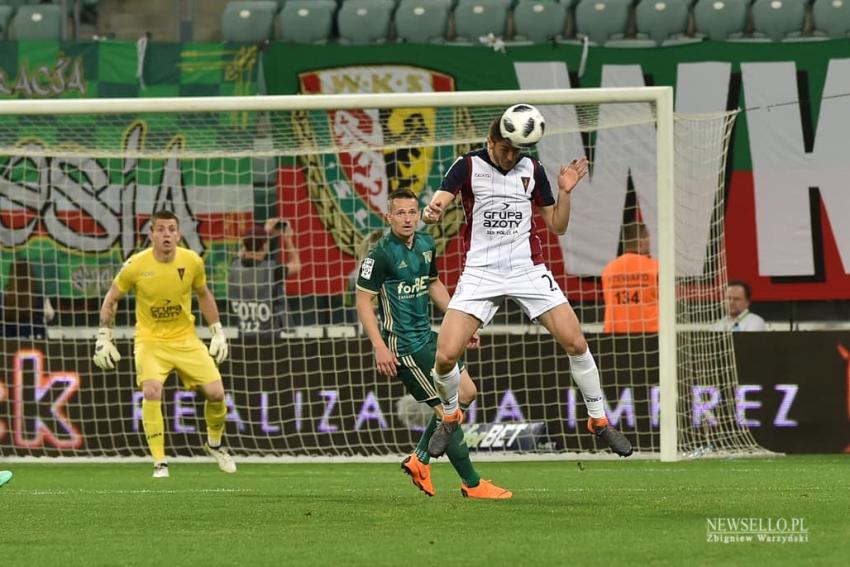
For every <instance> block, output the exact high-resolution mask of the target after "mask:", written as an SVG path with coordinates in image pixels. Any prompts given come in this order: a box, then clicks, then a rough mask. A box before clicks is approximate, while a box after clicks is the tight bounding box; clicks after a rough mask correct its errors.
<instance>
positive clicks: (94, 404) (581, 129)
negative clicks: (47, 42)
mask: <svg viewBox="0 0 850 567" xmlns="http://www.w3.org/2000/svg"><path fill="white" fill-rule="evenodd" d="M517 102H527V103H532V104H535V105H537V106H538V107H539V108H540V109H541V111H542V112H543V114H544V116H545V118H546V121H547V124H546V132H547V134H546V136H545V137H544V139H543V141H542V142H541V143H540V144H539V145H538V147H537V148H536V149H535V150H534V153H535V154H536V156H537V157H539V158H540V159H541V161H542V163H543V164H544V166H545V167H546V168H547V173H548V175H549V179H550V183H551V184H552V186H553V187H557V172H558V167H559V165H560V164H562V163H565V162H567V161H569V160H570V159H572V158H575V157H578V156H581V155H586V156H587V157H588V159H589V160H590V161H591V174H590V176H589V178H588V179H587V180H585V181H584V182H582V184H581V185H580V186H579V187H578V188H577V189H576V191H575V192H574V194H573V198H572V220H571V224H570V228H569V230H568V232H567V234H566V235H565V236H563V237H560V238H559V237H556V236H554V235H551V234H549V233H548V232H546V230H545V226H544V225H543V223H542V221H541V220H540V219H539V218H538V219H537V226H538V229H539V230H540V235H541V239H542V241H541V242H542V244H543V247H544V252H545V256H546V258H547V263H548V265H549V267H550V268H551V271H552V273H553V276H554V277H555V279H556V280H557V283H558V284H559V285H560V286H561V287H562V289H564V291H565V293H566V294H567V296H568V298H569V299H570V301H571V303H572V305H573V307H574V308H575V310H576V312H577V313H578V315H579V318H580V320H581V321H582V323H583V326H584V329H585V333H586V335H587V338H588V342H589V344H590V347H591V349H592V351H593V353H594V355H595V357H596V360H597V362H598V365H599V367H600V372H601V379H602V383H603V387H604V391H605V395H606V398H607V402H606V403H607V411H608V415H609V418H610V420H611V421H612V422H613V423H614V424H615V425H616V426H617V427H619V428H620V429H621V430H622V431H623V432H624V433H625V434H626V435H627V436H628V437H629V438H630V439H631V440H632V442H633V443H634V445H635V449H636V451H637V452H638V454H639V455H645V456H649V457H656V458H657V457H658V456H659V455H660V456H662V457H663V458H665V459H674V458H677V457H686V456H705V455H721V454H723V455H729V454H755V453H759V452H760V451H762V450H761V449H760V448H759V447H758V446H757V444H756V443H755V442H754V440H753V438H752V437H751V435H750V433H749V431H748V430H747V428H746V427H745V425H743V422H744V420H743V418H742V415H741V414H740V412H739V410H738V408H737V404H736V399H737V398H736V396H737V390H736V388H737V386H738V380H737V375H736V369H735V356H734V350H733V345H732V340H731V335H730V333H726V332H716V331H714V330H713V326H712V325H713V323H714V322H715V321H717V320H718V319H719V318H720V317H721V315H722V314H723V289H724V286H725V281H726V270H725V259H724V252H723V231H722V221H723V202H724V201H723V198H724V170H725V156H726V151H727V146H728V140H729V134H730V131H731V127H732V122H733V120H734V114H731V113H730V114H718V115H712V116H676V117H675V120H674V119H673V114H672V96H671V94H670V89H665V88H646V89H586V90H572V91H569V90H566V91H523V92H520V91H500V92H481V93H449V94H446V93H442V94H434V93H432V94H421V95H365V96H311V97H251V98H247V97H232V98H207V99H185V98H184V99H156V100H90V101H85V100H80V101H53V102H51V101H38V102H34V101H27V102H17V101H16V102H0V156H2V157H0V211H2V212H0V240H1V241H0V244H2V249H0V255H2V272H0V278H2V279H0V284H1V285H2V290H3V306H2V313H3V329H4V335H5V337H4V340H3V341H2V345H3V347H2V349H3V357H4V358H3V360H4V364H5V366H4V373H3V374H2V377H0V455H2V456H4V457H29V456H60V457H131V456H134V457H143V456H145V455H146V454H147V447H146V444H145V440H144V435H143V432H142V420H141V394H140V392H139V391H138V388H137V387H136V384H135V369H134V366H133V350H132V331H133V329H132V325H133V323H134V320H135V317H134V314H133V313H134V308H135V300H134V297H133V296H132V295H130V296H128V297H127V298H125V299H124V300H123V301H122V303H121V306H120V308H119V313H118V315H117V320H116V332H115V335H116V337H118V340H117V347H118V349H119V351H120V352H121V353H122V354H123V360H122V361H121V362H120V363H119V364H118V368H117V370H116V371H115V372H103V371H101V370H99V369H97V368H96V367H95V366H94V365H93V363H92V362H91V354H92V348H93V338H94V335H95V332H96V328H97V324H98V310H99V305H100V301H101V300H102V297H103V296H104V294H105V293H106V291H107V289H108V288H109V286H110V283H111V281H112V278H113V277H114V275H115V273H116V272H117V270H118V269H119V268H120V266H121V264H122V262H123V261H124V260H125V259H126V258H128V257H129V256H130V255H131V254H133V253H134V252H136V251H138V250H140V249H143V248H145V247H147V246H148V245H149V240H148V236H147V235H148V230H149V218H150V216H151V214H152V213H153V212H155V211H158V210H163V209H168V210H171V211H173V212H175V213H176V214H177V215H178V217H179V218H180V221H181V231H182V235H183V244H184V246H186V247H188V248H191V249H193V250H195V251H196V252H198V253H199V254H201V255H202V256H203V258H204V260H205V264H206V269H207V279H208V285H209V287H210V289H211V290H212V292H213V294H214V295H215V297H216V298H217V301H218V305H219V309H220V311H221V313H222V319H223V321H224V324H225V327H226V331H227V333H228V336H229V337H230V342H231V356H230V359H229V360H228V361H227V362H225V363H224V364H223V365H222V366H221V371H222V375H223V377H224V382H225V387H226V389H227V392H228V395H227V406H228V414H227V425H226V441H225V442H226V444H227V445H228V446H229V447H230V448H231V449H232V451H233V452H234V453H235V454H236V455H237V456H239V457H242V458H245V457H253V456H257V457H266V456H269V457H291V456H292V457H300V456H305V457H307V456H318V457H358V456H390V455H393V456H394V455H399V454H403V453H407V452H409V451H411V449H412V448H413V446H414V445H415V443H416V441H417V439H418V436H419V434H420V432H421V430H422V427H423V425H424V423H425V422H426V420H427V419H428V416H429V410H428V408H427V407H425V406H423V405H420V404H416V403H415V402H414V401H413V400H412V399H411V398H410V397H409V396H406V395H405V392H404V389H403V387H402V385H401V383H400V382H398V381H394V380H390V379H387V378H384V377H382V376H380V375H379V374H378V373H377V372H376V370H375V365H374V357H373V354H372V350H371V345H370V344H369V342H368V340H366V339H365V337H364V336H363V335H362V333H361V330H360V328H359V325H358V323H357V319H356V313H355V308H354V303H353V277H354V276H353V275H354V274H356V271H357V266H358V262H359V260H360V259H361V258H362V257H363V256H364V255H365V253H366V252H367V251H368V249H369V246H370V245H371V244H372V243H373V242H374V240H375V239H376V238H378V237H380V236H381V235H382V234H383V232H384V231H385V229H386V224H385V223H384V221H383V217H382V213H383V212H384V211H385V209H386V204H387V195H388V194H389V192H390V191H393V190H396V189H400V188H406V189H411V190H412V191H414V192H415V193H416V194H417V195H419V198H420V201H421V203H422V204H424V203H426V202H427V201H428V200H429V199H430V196H431V195H432V194H433V192H434V191H435V190H436V189H437V188H438V187H439V185H440V181H441V178H442V175H443V174H444V173H445V172H446V171H447V169H448V167H449V166H450V165H451V164H452V162H453V161H454V160H455V159H456V157H457V156H458V155H460V154H462V153H464V152H466V151H469V150H470V149H473V148H476V147H479V146H481V145H482V143H483V140H484V138H485V136H486V133H487V130H488V127H489V125H490V123H491V121H492V120H493V119H494V118H495V117H497V116H498V115H499V112H501V111H502V110H503V109H504V108H505V107H506V106H508V105H510V104H513V103H517ZM671 180H675V181H674V182H673V184H671ZM463 218H464V217H463V211H462V208H461V204H460V203H459V202H457V201H456V202H455V203H454V204H453V206H452V208H451V209H450V210H449V211H448V212H447V214H446V215H445V217H444V220H443V222H441V223H439V224H437V225H433V226H429V227H424V226H423V227H422V229H423V230H427V231H428V232H430V233H431V235H432V236H434V238H435V240H436V242H437V245H438V256H439V258H438V260H437V262H438V266H439V270H440V277H441V278H442V279H443V281H444V282H445V283H446V284H447V286H448V287H449V289H450V290H451V289H453V288H454V285H455V283H456V281H457V279H458V277H459V275H460V269H461V266H462V263H463V250H464V247H463V241H462V239H463V236H462V233H463V226H462V225H463V222H464V220H463ZM278 221H283V222H278ZM636 225H642V226H645V227H646V229H647V232H648V235H649V246H650V250H649V252H650V254H651V256H652V257H653V258H658V260H659V264H658V274H659V276H658V281H659V282H660V286H659V288H658V290H657V294H658V298H659V299H658V304H659V306H660V315H657V316H655V317H656V319H655V320H654V321H650V319H652V317H650V316H648V315H646V314H644V315H641V317H646V318H647V321H646V324H647V326H646V327H645V328H641V329H638V330H635V329H630V330H628V331H627V332H622V331H618V332H609V331H610V330H606V329H605V325H604V319H605V309H604V302H603V289H602V288H603V286H602V283H601V282H602V281H603V279H602V277H601V276H602V273H603V269H604V268H605V266H606V265H607V264H608V262H610V261H611V260H614V259H615V258H616V257H618V256H619V255H621V254H622V253H624V252H628V250H629V248H628V247H629V246H631V244H630V243H629V241H628V240H627V239H626V237H627V236H628V235H629V234H630V231H632V229H633V227H634V226H636ZM620 300H621V301H622V302H625V303H629V302H630V300H631V298H630V297H628V296H623V297H620ZM194 305H195V307H194V309H195V316H196V319H197V323H198V325H199V327H198V333H199V335H200V336H201V337H202V338H204V339H206V338H208V336H209V334H208V332H207V330H206V326H205V325H203V324H202V321H203V318H202V317H201V315H200V313H199V312H198V310H197V302H196V301H195V304H194ZM631 315H632V316H633V315H634V312H631ZM433 322H434V325H435V328H436V326H437V325H438V324H439V316H438V314H435V317H434V320H433ZM652 325H655V327H652ZM650 327H652V328H650ZM465 359H466V361H467V363H468V365H469V369H470V372H471V375H472V376H473V378H474V379H475V381H476V383H477V385H478V389H479V395H478V397H477V399H476V401H475V403H474V404H473V405H472V407H470V408H469V411H468V412H467V416H466V423H465V425H464V428H465V430H466V439H467V443H468V445H469V446H470V448H471V449H472V450H473V451H475V452H476V453H477V454H478V455H481V454H488V455H496V454H500V455H501V454H505V455H517V456H520V457H522V456H529V455H537V454H546V455H549V454H555V455H575V454H580V455H587V454H590V453H601V454H605V453H607V451H603V450H602V449H603V448H602V447H598V446H597V445H596V442H595V441H594V439H593V438H592V437H591V436H590V435H589V434H588V433H587V432H586V431H585V429H584V423H585V420H586V413H585V410H584V407H583V403H582V401H581V394H580V392H578V390H577V388H576V387H575V385H574V384H573V383H572V382H571V378H570V373H569V363H568V359H567V357H566V356H565V355H564V354H563V353H562V352H561V350H560V348H559V347H558V346H557V345H556V344H555V342H554V341H553V339H552V338H551V337H550V336H549V335H548V334H547V333H546V331H545V330H543V329H542V327H539V326H538V325H536V324H535V323H533V322H528V321H526V320H525V319H524V318H523V315H522V313H521V312H520V310H519V309H518V308H517V307H516V306H515V305H513V304H512V303H510V302H508V301H506V302H504V304H503V305H501V308H500V310H499V312H498V314H497V316H496V319H495V320H494V322H493V324H492V325H491V326H490V327H488V328H487V329H485V330H484V331H483V333H482V347H481V348H480V349H479V350H475V351H469V352H467V353H466V355H465ZM163 401H164V404H163V411H164V414H165V419H166V447H167V452H168V454H169V455H172V456H174V455H177V456H196V455H200V454H202V451H201V445H202V442H203V436H204V435H205V433H204V432H205V426H204V423H203V399H202V395H201V394H200V393H199V392H196V391H191V390H185V389H182V387H181V386H180V382H179V380H178V379H177V378H176V377H174V376H172V377H170V378H169V381H168V382H167V385H166V388H165V391H164V396H163Z"/></svg>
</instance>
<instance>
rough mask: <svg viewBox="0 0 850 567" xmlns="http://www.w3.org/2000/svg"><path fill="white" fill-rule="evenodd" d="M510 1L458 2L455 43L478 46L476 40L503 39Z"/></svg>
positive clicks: (464, 0) (480, 0) (473, 0)
mask: <svg viewBox="0 0 850 567" xmlns="http://www.w3.org/2000/svg"><path fill="white" fill-rule="evenodd" d="M509 7H510V0H460V2H459V3H458V5H457V8H455V41H458V42H471V43H475V44H478V42H479V40H478V38H480V37H483V36H486V35H488V34H491V33H492V34H493V35H494V36H496V37H504V36H505V32H506V31H507V26H508V9H509Z"/></svg>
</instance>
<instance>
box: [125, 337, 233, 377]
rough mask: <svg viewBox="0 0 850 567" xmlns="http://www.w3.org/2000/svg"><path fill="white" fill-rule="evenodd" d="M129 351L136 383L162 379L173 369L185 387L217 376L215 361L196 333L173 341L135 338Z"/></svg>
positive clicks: (218, 374) (219, 375)
mask: <svg viewBox="0 0 850 567" xmlns="http://www.w3.org/2000/svg"><path fill="white" fill-rule="evenodd" d="M133 354H134V357H135V361H136V384H137V385H138V386H141V385H142V382H144V381H145V380H156V381H157V382H161V383H164V382H165V379H166V378H168V375H169V374H171V371H172V370H176V371H177V376H178V377H179V378H180V381H181V382H183V386H184V387H186V388H187V389H195V388H197V387H199V386H203V385H204V384H209V383H211V382H215V381H216V380H221V374H220V373H219V371H218V367H217V366H216V365H215V361H213V359H212V357H211V356H210V353H209V351H208V350H207V347H206V345H204V343H202V342H201V340H200V339H199V338H197V337H192V338H188V339H183V340H177V341H173V340H169V341H157V340H149V341H141V342H140V341H136V343H135V346H134V349H133Z"/></svg>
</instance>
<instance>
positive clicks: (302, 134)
mask: <svg viewBox="0 0 850 567" xmlns="http://www.w3.org/2000/svg"><path fill="white" fill-rule="evenodd" d="M299 81H300V90H301V93H303V94H355V93H387V92H434V91H451V90H454V79H453V78H452V77H450V76H448V75H444V74H442V73H437V72H434V71H430V70H428V69H424V68H420V67H411V66H399V65H374V66H352V67H338V68H333V69H323V70H319V71H311V72H307V73H302V74H300V75H299ZM293 122H294V123H293V129H294V132H295V134H296V136H297V137H298V142H299V145H300V147H302V148H303V147H310V148H316V149H317V151H316V153H313V154H307V155H302V156H301V157H300V158H299V160H300V164H301V166H302V167H304V168H305V170H306V178H307V180H308V184H309V191H310V196H311V199H312V200H313V203H314V204H315V206H316V208H317V210H318V211H319V216H320V217H321V219H322V223H323V224H324V226H325V228H326V229H327V230H328V231H329V232H330V233H331V234H332V235H333V238H334V241H335V242H336V243H337V245H338V246H339V248H340V249H341V250H342V251H343V252H345V253H347V254H350V255H355V250H356V249H357V246H358V243H359V242H361V241H362V239H363V238H364V237H365V236H366V235H367V234H369V233H370V232H371V231H374V230H376V229H379V228H381V227H383V226H384V221H383V218H382V215H383V213H384V212H385V211H386V207H387V196H388V195H389V193H390V192H392V191H395V190H397V189H409V190H411V191H413V192H414V193H415V194H416V195H418V196H419V197H420V199H421V200H422V202H423V204H424V202H425V201H427V200H428V199H430V195H431V193H432V191H433V190H434V189H435V188H436V187H439V184H440V181H441V178H442V175H443V174H444V173H445V168H446V167H448V165H449V164H451V162H452V161H453V160H454V157H455V156H456V155H457V154H458V153H461V152H464V151H467V148H466V147H455V146H453V145H452V144H451V143H447V144H445V145H440V132H438V128H437V126H438V125H440V130H441V131H442V130H444V129H445V128H446V125H447V124H448V125H452V126H453V127H454V128H455V129H459V128H468V113H467V111H466V109H452V108H399V109H388V108H381V109H376V108H367V109H346V110H332V111H328V112H319V111H302V112H294V113H293ZM441 164H442V167H441ZM450 212H451V211H449V212H447V214H446V220H445V222H443V223H439V224H438V225H431V226H429V227H428V231H429V232H430V233H431V234H432V235H433V236H434V237H435V240H436V241H437V244H438V247H439V248H440V250H442V248H443V247H444V246H445V243H446V241H447V240H448V239H450V238H451V237H452V236H454V235H455V234H456V233H457V232H458V230H459V228H460V224H461V221H462V214H460V211H459V210H458V209H454V214H449V213H450Z"/></svg>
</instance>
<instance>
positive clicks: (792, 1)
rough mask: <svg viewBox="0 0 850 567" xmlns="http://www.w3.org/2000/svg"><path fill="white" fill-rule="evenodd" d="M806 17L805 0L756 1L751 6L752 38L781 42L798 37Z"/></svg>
mask: <svg viewBox="0 0 850 567" xmlns="http://www.w3.org/2000/svg"><path fill="white" fill-rule="evenodd" d="M805 16H806V4H805V0H756V1H755V3H754V4H753V28H754V31H753V37H755V38H760V37H766V38H769V39H771V40H773V41H782V40H783V39H786V38H789V37H798V36H799V35H800V34H801V33H802V31H803V18H805Z"/></svg>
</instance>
